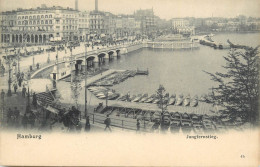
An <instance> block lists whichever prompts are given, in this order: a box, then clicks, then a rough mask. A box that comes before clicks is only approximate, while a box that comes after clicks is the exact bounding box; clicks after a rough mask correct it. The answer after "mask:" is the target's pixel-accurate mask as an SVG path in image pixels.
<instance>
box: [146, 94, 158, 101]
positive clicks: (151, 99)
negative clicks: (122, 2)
mask: <svg viewBox="0 0 260 167" xmlns="http://www.w3.org/2000/svg"><path fill="white" fill-rule="evenodd" d="M155 97H156V95H155V94H153V95H151V96H150V97H149V98H148V99H146V100H145V101H144V103H151V102H152V101H153V100H154V98H155Z"/></svg>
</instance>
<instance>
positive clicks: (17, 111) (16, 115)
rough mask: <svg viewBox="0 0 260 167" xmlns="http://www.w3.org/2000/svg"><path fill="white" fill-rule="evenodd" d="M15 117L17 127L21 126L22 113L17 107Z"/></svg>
mask: <svg viewBox="0 0 260 167" xmlns="http://www.w3.org/2000/svg"><path fill="white" fill-rule="evenodd" d="M14 116H15V123H16V126H18V125H19V118H20V111H19V110H18V109H17V107H14Z"/></svg>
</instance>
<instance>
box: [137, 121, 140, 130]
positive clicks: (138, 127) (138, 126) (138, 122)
mask: <svg viewBox="0 0 260 167" xmlns="http://www.w3.org/2000/svg"><path fill="white" fill-rule="evenodd" d="M136 131H137V132H139V131H140V121H139V119H137V123H136Z"/></svg>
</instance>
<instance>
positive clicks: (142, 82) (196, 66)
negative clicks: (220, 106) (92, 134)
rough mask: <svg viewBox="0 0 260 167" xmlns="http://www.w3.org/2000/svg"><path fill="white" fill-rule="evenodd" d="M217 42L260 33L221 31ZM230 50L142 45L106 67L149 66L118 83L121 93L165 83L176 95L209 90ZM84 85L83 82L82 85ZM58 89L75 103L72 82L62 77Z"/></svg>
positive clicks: (245, 40) (249, 41)
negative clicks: (137, 74)
mask: <svg viewBox="0 0 260 167" xmlns="http://www.w3.org/2000/svg"><path fill="white" fill-rule="evenodd" d="M212 39H213V40H215V41H217V42H223V43H225V42H226V40H227V39H229V40H230V41H232V42H233V43H237V44H246V45H250V46H254V47H255V46H257V45H260V41H259V40H260V34H255V33H251V34H217V35H216V36H214V37H213V38H212ZM228 52H229V50H218V49H216V50H215V49H213V48H211V47H208V46H202V45H200V49H197V50H176V51H172V50H170V49H168V50H165V49H147V48H144V49H140V50H138V51H134V52H131V53H128V54H126V55H121V57H120V58H119V59H114V60H113V61H112V62H106V63H105V64H104V67H105V68H110V69H123V70H127V69H129V70H135V69H137V68H138V69H140V70H146V69H148V70H149V75H148V76H135V77H132V78H129V79H127V80H125V81H124V82H122V83H120V84H117V85H114V86H113V87H112V89H114V90H116V92H118V93H120V94H126V93H130V94H131V95H133V94H140V93H142V94H144V93H148V94H149V95H151V94H154V93H155V92H156V89H157V88H158V87H159V85H160V84H162V85H163V86H164V87H165V89H166V92H169V93H170V94H173V93H176V95H179V94H183V95H184V96H186V95H188V94H190V96H191V97H193V96H194V95H198V96H200V95H202V94H207V93H208V92H209V89H210V88H211V87H212V86H214V84H215V83H214V82H213V81H211V80H210V76H209V75H207V74H206V73H205V72H203V70H204V71H208V72H212V73H214V72H217V71H218V72H223V70H224V69H223V68H222V67H221V66H222V65H225V60H224V58H223V56H225V55H227V54H228ZM79 86H80V87H82V86H83V85H79ZM57 87H58V90H59V92H60V94H61V96H62V102H66V103H73V98H72V96H73V93H72V91H71V90H70V83H67V82H64V81H59V82H58V83H57ZM79 93H80V94H79V96H78V103H79V104H84V89H81V91H80V92H79ZM88 99H89V101H88V103H89V104H94V105H96V104H97V102H98V100H97V99H96V98H95V97H94V96H92V95H91V93H90V92H89V93H88Z"/></svg>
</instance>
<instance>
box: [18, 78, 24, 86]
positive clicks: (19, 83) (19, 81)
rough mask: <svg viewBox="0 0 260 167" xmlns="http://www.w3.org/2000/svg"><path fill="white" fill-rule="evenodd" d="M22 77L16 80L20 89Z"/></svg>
mask: <svg viewBox="0 0 260 167" xmlns="http://www.w3.org/2000/svg"><path fill="white" fill-rule="evenodd" d="M22 81H23V80H22V77H19V79H18V85H19V87H21V86H22Z"/></svg>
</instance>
